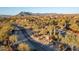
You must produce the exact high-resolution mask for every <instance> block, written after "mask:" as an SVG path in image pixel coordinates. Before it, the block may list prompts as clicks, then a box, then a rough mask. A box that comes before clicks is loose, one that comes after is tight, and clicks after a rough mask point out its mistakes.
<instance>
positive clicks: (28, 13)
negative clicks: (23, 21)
mask: <svg viewBox="0 0 79 59" xmlns="http://www.w3.org/2000/svg"><path fill="white" fill-rule="evenodd" d="M17 15H18V16H27V15H32V13H31V12H20V13H19V14H17Z"/></svg>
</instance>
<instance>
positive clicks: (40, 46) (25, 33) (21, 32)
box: [14, 25, 55, 51]
mask: <svg viewBox="0 0 79 59" xmlns="http://www.w3.org/2000/svg"><path fill="white" fill-rule="evenodd" d="M14 26H15V27H16V28H17V29H18V32H19V33H18V35H20V36H19V37H20V41H19V42H22V41H25V42H26V43H28V44H30V45H31V46H32V48H35V49H36V50H38V51H54V50H55V49H54V48H51V47H49V46H47V45H44V44H41V43H39V42H37V41H35V40H34V39H33V38H31V37H30V35H28V30H27V29H25V28H23V27H20V26H18V25H14ZM19 42H17V43H19Z"/></svg>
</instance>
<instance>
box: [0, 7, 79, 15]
mask: <svg viewBox="0 0 79 59" xmlns="http://www.w3.org/2000/svg"><path fill="white" fill-rule="evenodd" d="M21 11H25V12H32V13H66V14H67V13H71V14H72V13H79V7H0V15H16V14H18V13H20V12H21Z"/></svg>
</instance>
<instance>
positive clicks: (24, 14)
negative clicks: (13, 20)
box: [0, 11, 79, 17]
mask: <svg viewBox="0 0 79 59" xmlns="http://www.w3.org/2000/svg"><path fill="white" fill-rule="evenodd" d="M31 15H35V16H39V15H43V16H45V15H53V16H55V15H67V16H73V15H79V14H58V13H32V12H23V11H22V12H20V13H18V14H17V15H0V17H11V16H31Z"/></svg>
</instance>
